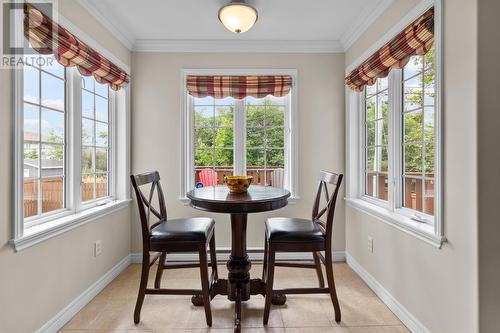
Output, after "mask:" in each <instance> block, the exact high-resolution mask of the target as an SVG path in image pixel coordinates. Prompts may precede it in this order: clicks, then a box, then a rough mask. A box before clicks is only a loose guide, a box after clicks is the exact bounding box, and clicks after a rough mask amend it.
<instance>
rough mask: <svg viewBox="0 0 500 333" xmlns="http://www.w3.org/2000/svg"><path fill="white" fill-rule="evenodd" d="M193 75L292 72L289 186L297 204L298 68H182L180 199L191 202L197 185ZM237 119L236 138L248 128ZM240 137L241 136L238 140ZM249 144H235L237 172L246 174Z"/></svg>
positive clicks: (287, 135) (287, 147) (287, 160)
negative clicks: (191, 92) (188, 86)
mask: <svg viewBox="0 0 500 333" xmlns="http://www.w3.org/2000/svg"><path fill="white" fill-rule="evenodd" d="M189 75H253V76H255V75H289V76H291V77H292V82H293V84H292V89H291V90H290V94H289V96H288V97H287V98H286V101H287V103H289V105H288V106H287V107H286V109H288V110H289V112H285V165H286V166H288V167H287V168H285V182H284V183H285V187H286V188H287V189H288V190H289V191H290V193H291V196H290V198H289V200H288V201H289V203H294V202H296V201H297V200H298V199H300V197H299V188H298V168H297V167H298V143H299V141H298V140H299V139H298V126H297V105H298V104H297V87H298V82H297V77H298V75H297V70H296V69H183V70H181V80H180V82H181V87H180V91H181V113H182V116H181V129H182V131H181V136H182V137H181V142H182V149H181V153H182V156H181V188H180V195H179V200H180V201H181V202H182V203H184V204H188V203H189V199H188V198H187V197H186V193H187V192H188V191H189V190H190V189H192V188H193V187H194V132H193V131H194V114H193V112H192V104H191V103H192V98H191V97H190V96H189V94H188V91H187V89H186V83H187V77H188V76H189ZM242 107H243V103H238V102H236V105H235V108H242ZM243 114H244V113H243V112H235V117H241V115H243ZM243 123H244V122H242V121H236V122H234V126H235V127H234V131H235V133H239V134H240V135H238V134H235V139H236V138H245V137H246V136H245V135H242V134H241V133H242V132H243V131H244V130H245V128H244V127H243V126H241V124H243ZM237 140H238V139H237ZM244 146H245V143H244V142H243V143H241V142H239V144H238V142H236V144H235V145H234V154H233V156H234V171H235V173H238V174H243V172H244V171H245V164H246V163H245V160H246V154H245V151H244V150H243V151H242V149H241V147H244Z"/></svg>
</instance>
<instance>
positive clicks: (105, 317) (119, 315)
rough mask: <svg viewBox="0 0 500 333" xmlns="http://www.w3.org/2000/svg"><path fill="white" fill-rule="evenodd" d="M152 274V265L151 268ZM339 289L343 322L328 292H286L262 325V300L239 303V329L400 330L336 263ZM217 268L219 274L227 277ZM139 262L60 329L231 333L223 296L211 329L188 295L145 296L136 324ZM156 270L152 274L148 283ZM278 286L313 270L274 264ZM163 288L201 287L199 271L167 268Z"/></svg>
mask: <svg viewBox="0 0 500 333" xmlns="http://www.w3.org/2000/svg"><path fill="white" fill-rule="evenodd" d="M261 270H262V266H261V265H258V264H254V266H253V267H252V270H251V276H252V277H260V275H261ZM151 272H152V273H154V272H156V267H153V268H152V271H151ZM334 274H335V278H336V285H337V293H338V296H339V301H340V308H341V311H342V321H341V322H340V323H339V324H338V323H336V322H335V320H334V313H333V306H332V303H331V301H330V298H329V296H328V295H289V296H288V301H287V303H286V304H285V305H284V306H272V308H271V314H270V318H269V324H268V327H267V328H264V327H263V326H262V310H263V307H264V298H263V297H262V296H252V298H251V299H250V301H248V302H245V303H244V305H243V321H242V331H243V332H249V333H254V332H272V333H284V332H286V333H299V332H300V333H313V332H325V333H404V332H409V331H408V330H407V328H406V327H405V326H404V325H403V324H402V323H401V321H399V319H398V318H397V317H396V316H395V315H394V314H393V313H392V312H391V311H390V310H389V309H388V308H387V307H386V306H385V305H384V303H382V301H381V300H380V299H379V298H378V297H377V296H376V295H375V294H374V293H373V292H372V291H371V290H370V289H369V288H368V286H367V285H366V284H365V283H364V282H363V281H361V279H360V278H359V277H358V276H357V275H356V273H354V271H352V270H351V269H350V268H349V266H347V264H345V263H335V265H334ZM226 275H227V271H226V269H225V266H223V265H221V266H219V276H224V277H225V276H226ZM139 276H140V265H131V266H129V267H128V268H127V269H125V270H124V271H123V272H122V273H121V274H120V275H119V276H118V277H117V278H116V279H115V280H114V281H113V282H111V283H110V284H109V285H108V286H107V287H106V288H105V289H104V290H103V291H102V292H101V293H100V294H99V295H97V296H96V297H95V298H94V299H93V300H92V301H91V302H90V303H89V304H88V305H87V306H85V307H84V308H83V309H82V310H81V311H80V312H79V313H77V314H76V316H75V317H74V318H73V319H72V320H71V321H70V322H69V323H67V324H66V326H65V327H64V328H63V329H62V331H61V332H62V333H77V332H78V333H104V332H114V333H125V332H135V333H146V332H149V333H153V332H154V333H173V332H186V333H190V332H192V333H201V332H217V333H218V332H227V333H230V332H232V327H233V311H234V310H233V304H232V303H231V302H229V301H228V300H227V299H226V298H225V297H224V296H216V297H215V298H214V299H213V300H212V303H211V305H212V316H213V325H212V328H211V329H210V328H208V327H207V326H206V323H205V314H204V310H203V307H195V306H193V305H192V304H191V302H190V296H164V295H147V296H146V299H145V301H144V305H143V308H142V315H141V322H140V323H139V324H138V325H135V324H134V322H133V311H134V306H135V300H136V296H137V289H138V285H139ZM153 278H154V274H150V284H149V285H150V286H152V284H153ZM275 286H276V288H285V287H292V286H296V287H298V286H304V287H306V286H309V287H315V286H317V278H316V274H315V271H314V270H310V269H297V268H287V267H277V268H276V272H275ZM162 287H168V288H180V287H183V288H199V287H200V280H199V273H198V269H179V270H167V271H164V274H163V282H162Z"/></svg>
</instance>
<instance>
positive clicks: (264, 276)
mask: <svg viewBox="0 0 500 333" xmlns="http://www.w3.org/2000/svg"><path fill="white" fill-rule="evenodd" d="M266 270H267V238H266V235H264V262H263V263H262V281H264V282H266V275H267V273H266Z"/></svg>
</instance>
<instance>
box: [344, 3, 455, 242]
mask: <svg viewBox="0 0 500 333" xmlns="http://www.w3.org/2000/svg"><path fill="white" fill-rule="evenodd" d="M433 6H434V10H435V12H434V15H435V28H434V33H435V36H434V38H435V64H436V68H435V87H436V88H435V89H436V98H435V117H436V119H435V121H436V122H435V128H436V133H435V136H436V139H435V140H436V145H435V149H436V151H435V156H436V170H435V180H434V181H435V185H434V188H435V197H434V207H435V209H434V218H433V221H431V220H430V219H429V216H428V215H427V216H426V215H425V214H423V213H418V215H417V214H416V211H415V210H412V209H408V208H404V207H402V200H401V195H402V179H401V168H402V165H401V158H402V156H401V149H400V148H399V146H400V145H401V141H400V140H401V139H402V138H401V134H399V135H395V133H401V126H402V124H401V109H402V90H401V89H402V70H397V69H395V70H392V71H391V72H390V73H389V83H388V86H389V138H388V140H389V147H388V157H389V165H388V169H389V177H388V178H389V180H388V191H389V192H388V200H387V201H380V200H376V199H374V198H371V197H368V196H366V195H364V151H363V142H364V141H363V140H364V135H365V134H364V123H363V121H364V113H365V112H366V111H365V109H364V92H355V91H353V90H351V89H349V88H348V87H346V170H347V174H348V177H347V181H346V202H347V204H348V205H349V206H350V207H353V208H355V209H358V210H361V211H363V212H365V213H367V214H369V215H371V216H373V217H375V218H377V220H380V221H382V222H384V223H387V224H389V225H391V226H393V227H396V228H397V229H399V230H401V231H403V232H406V233H408V234H411V235H413V236H415V237H416V238H418V239H421V240H423V241H425V242H427V243H430V244H431V245H433V246H435V247H437V248H441V246H442V244H443V242H445V241H446V238H445V236H444V225H443V198H442V193H443V185H442V176H443V158H442V156H443V135H442V134H443V85H442V77H443V76H442V75H443V66H442V64H443V51H442V15H443V14H442V0H435V1H433V0H423V1H421V2H420V3H419V4H418V5H417V6H416V7H415V8H414V9H413V10H412V11H410V12H409V13H408V14H407V15H406V16H405V17H404V18H403V19H402V20H401V21H400V22H399V23H398V24H396V25H395V26H394V27H393V28H392V29H391V30H390V31H389V32H388V33H387V34H386V35H384V36H383V37H382V38H381V39H380V40H378V41H377V42H376V43H375V44H374V45H372V47H370V48H369V49H368V50H367V51H366V52H365V53H363V55H362V56H361V57H359V58H358V59H357V60H356V61H354V62H353V63H352V64H351V65H349V66H348V67H347V68H346V75H347V74H349V73H350V72H351V71H352V70H353V69H354V68H355V67H356V66H358V65H359V64H360V63H361V62H362V61H364V59H366V58H368V57H369V56H370V55H371V54H373V53H374V52H375V51H376V50H378V49H379V48H380V47H381V46H382V45H384V44H385V43H387V42H388V41H389V40H390V39H392V38H393V37H394V36H396V35H397V34H398V33H399V32H400V31H402V30H403V29H404V28H405V27H407V26H408V25H409V24H411V23H412V22H414V21H415V20H416V19H417V18H418V17H420V16H421V15H422V14H423V13H425V12H426V11H427V10H428V9H429V8H431V7H433ZM422 217H424V218H422ZM425 220H426V221H425ZM426 222H427V223H426ZM431 222H432V223H431Z"/></svg>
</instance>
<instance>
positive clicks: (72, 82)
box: [68, 68, 82, 211]
mask: <svg viewBox="0 0 500 333" xmlns="http://www.w3.org/2000/svg"><path fill="white" fill-rule="evenodd" d="M70 72H71V75H69V76H68V77H69V78H70V79H69V82H68V83H69V84H68V86H69V88H68V93H69V94H68V101H69V103H68V104H69V105H68V115H69V124H70V125H69V130H70V131H69V135H68V139H69V142H68V147H69V151H68V153H69V157H70V158H69V168H68V169H69V171H70V174H69V179H70V182H69V183H70V187H69V192H70V194H69V202H68V203H69V205H70V208H71V210H73V211H79V210H80V209H81V206H82V198H81V186H82V168H81V158H82V99H81V98H82V97H81V88H82V82H81V77H80V75H79V73H78V72H77V71H76V70H75V68H71V69H70Z"/></svg>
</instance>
